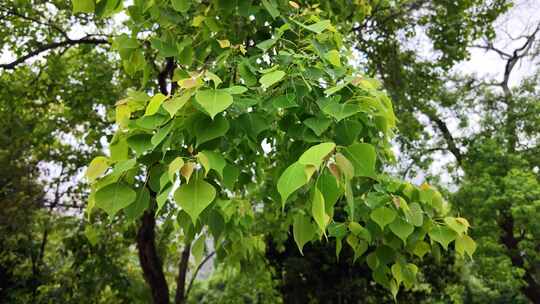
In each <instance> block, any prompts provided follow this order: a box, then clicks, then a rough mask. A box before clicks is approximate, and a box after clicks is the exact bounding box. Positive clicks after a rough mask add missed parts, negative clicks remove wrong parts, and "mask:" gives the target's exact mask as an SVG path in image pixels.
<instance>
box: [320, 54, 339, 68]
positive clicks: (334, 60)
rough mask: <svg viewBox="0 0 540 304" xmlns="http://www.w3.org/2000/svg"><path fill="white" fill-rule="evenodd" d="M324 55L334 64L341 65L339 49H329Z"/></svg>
mask: <svg viewBox="0 0 540 304" xmlns="http://www.w3.org/2000/svg"><path fill="white" fill-rule="evenodd" d="M324 57H325V58H326V60H328V62H330V63H331V64H332V65H333V66H336V67H341V60H340V58H339V52H338V51H337V50H331V51H328V52H327V53H326V55H325V56H324Z"/></svg>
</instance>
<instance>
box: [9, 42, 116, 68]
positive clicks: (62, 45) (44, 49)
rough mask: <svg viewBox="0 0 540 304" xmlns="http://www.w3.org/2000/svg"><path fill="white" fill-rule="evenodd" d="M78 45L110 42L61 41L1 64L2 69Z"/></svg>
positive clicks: (45, 45) (42, 46)
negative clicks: (40, 55) (42, 54)
mask: <svg viewBox="0 0 540 304" xmlns="http://www.w3.org/2000/svg"><path fill="white" fill-rule="evenodd" d="M78 44H95V45H98V44H109V41H107V40H106V39H96V38H89V37H88V36H87V37H84V38H81V39H75V40H73V39H68V40H64V41H60V42H53V43H50V44H44V45H41V46H40V47H38V48H37V49H35V50H33V51H32V52H30V53H28V54H26V55H24V56H22V57H19V58H17V59H15V60H14V61H12V62H10V63H5V64H0V68H3V69H8V70H10V69H15V67H16V66H17V65H19V64H21V63H23V62H25V61H26V60H28V59H29V58H32V57H34V56H37V55H39V54H41V53H43V52H46V51H48V50H52V49H56V48H59V47H64V46H65V47H71V46H74V45H78Z"/></svg>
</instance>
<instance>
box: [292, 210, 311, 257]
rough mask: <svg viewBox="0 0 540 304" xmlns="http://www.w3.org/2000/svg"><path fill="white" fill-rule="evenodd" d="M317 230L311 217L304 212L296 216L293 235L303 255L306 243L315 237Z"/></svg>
mask: <svg viewBox="0 0 540 304" xmlns="http://www.w3.org/2000/svg"><path fill="white" fill-rule="evenodd" d="M315 232H316V228H315V226H314V225H313V224H312V223H311V220H310V219H309V217H307V216H305V215H303V214H298V215H296V216H295V218H294V222H293V236H294V241H295V242H296V245H297V246H298V249H299V250H300V253H301V254H302V255H304V252H303V251H302V250H303V249H304V245H305V244H306V243H307V242H309V241H311V240H312V239H313V237H314V236H315Z"/></svg>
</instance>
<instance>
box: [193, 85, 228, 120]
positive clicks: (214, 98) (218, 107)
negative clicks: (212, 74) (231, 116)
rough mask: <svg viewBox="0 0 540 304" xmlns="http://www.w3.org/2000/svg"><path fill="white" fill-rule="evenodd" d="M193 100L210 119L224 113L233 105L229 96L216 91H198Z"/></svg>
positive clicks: (224, 92) (221, 91)
mask: <svg viewBox="0 0 540 304" xmlns="http://www.w3.org/2000/svg"><path fill="white" fill-rule="evenodd" d="M195 100H196V101H197V103H198V104H199V105H201V107H202V108H203V109H204V110H205V111H206V112H207V113H208V115H210V117H211V118H212V119H214V117H215V116H216V115H217V114H218V113H221V112H223V111H225V110H226V109H227V108H228V107H230V106H231V105H232V103H233V97H232V96H231V94H229V93H227V92H226V91H224V90H216V89H210V90H203V91H198V92H197V94H196V95H195Z"/></svg>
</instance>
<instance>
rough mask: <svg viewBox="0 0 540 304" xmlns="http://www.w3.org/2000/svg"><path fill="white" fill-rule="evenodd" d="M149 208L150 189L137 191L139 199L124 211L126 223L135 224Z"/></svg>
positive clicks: (144, 188)
mask: <svg viewBox="0 0 540 304" xmlns="http://www.w3.org/2000/svg"><path fill="white" fill-rule="evenodd" d="M149 207H150V191H148V188H146V187H143V188H139V189H137V198H136V199H135V202H133V203H132V204H130V205H129V206H127V207H126V208H125V209H124V214H125V215H126V221H128V222H133V221H135V220H137V219H138V218H139V217H141V215H142V214H143V213H144V211H145V210H146V209H148V208H149Z"/></svg>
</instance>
